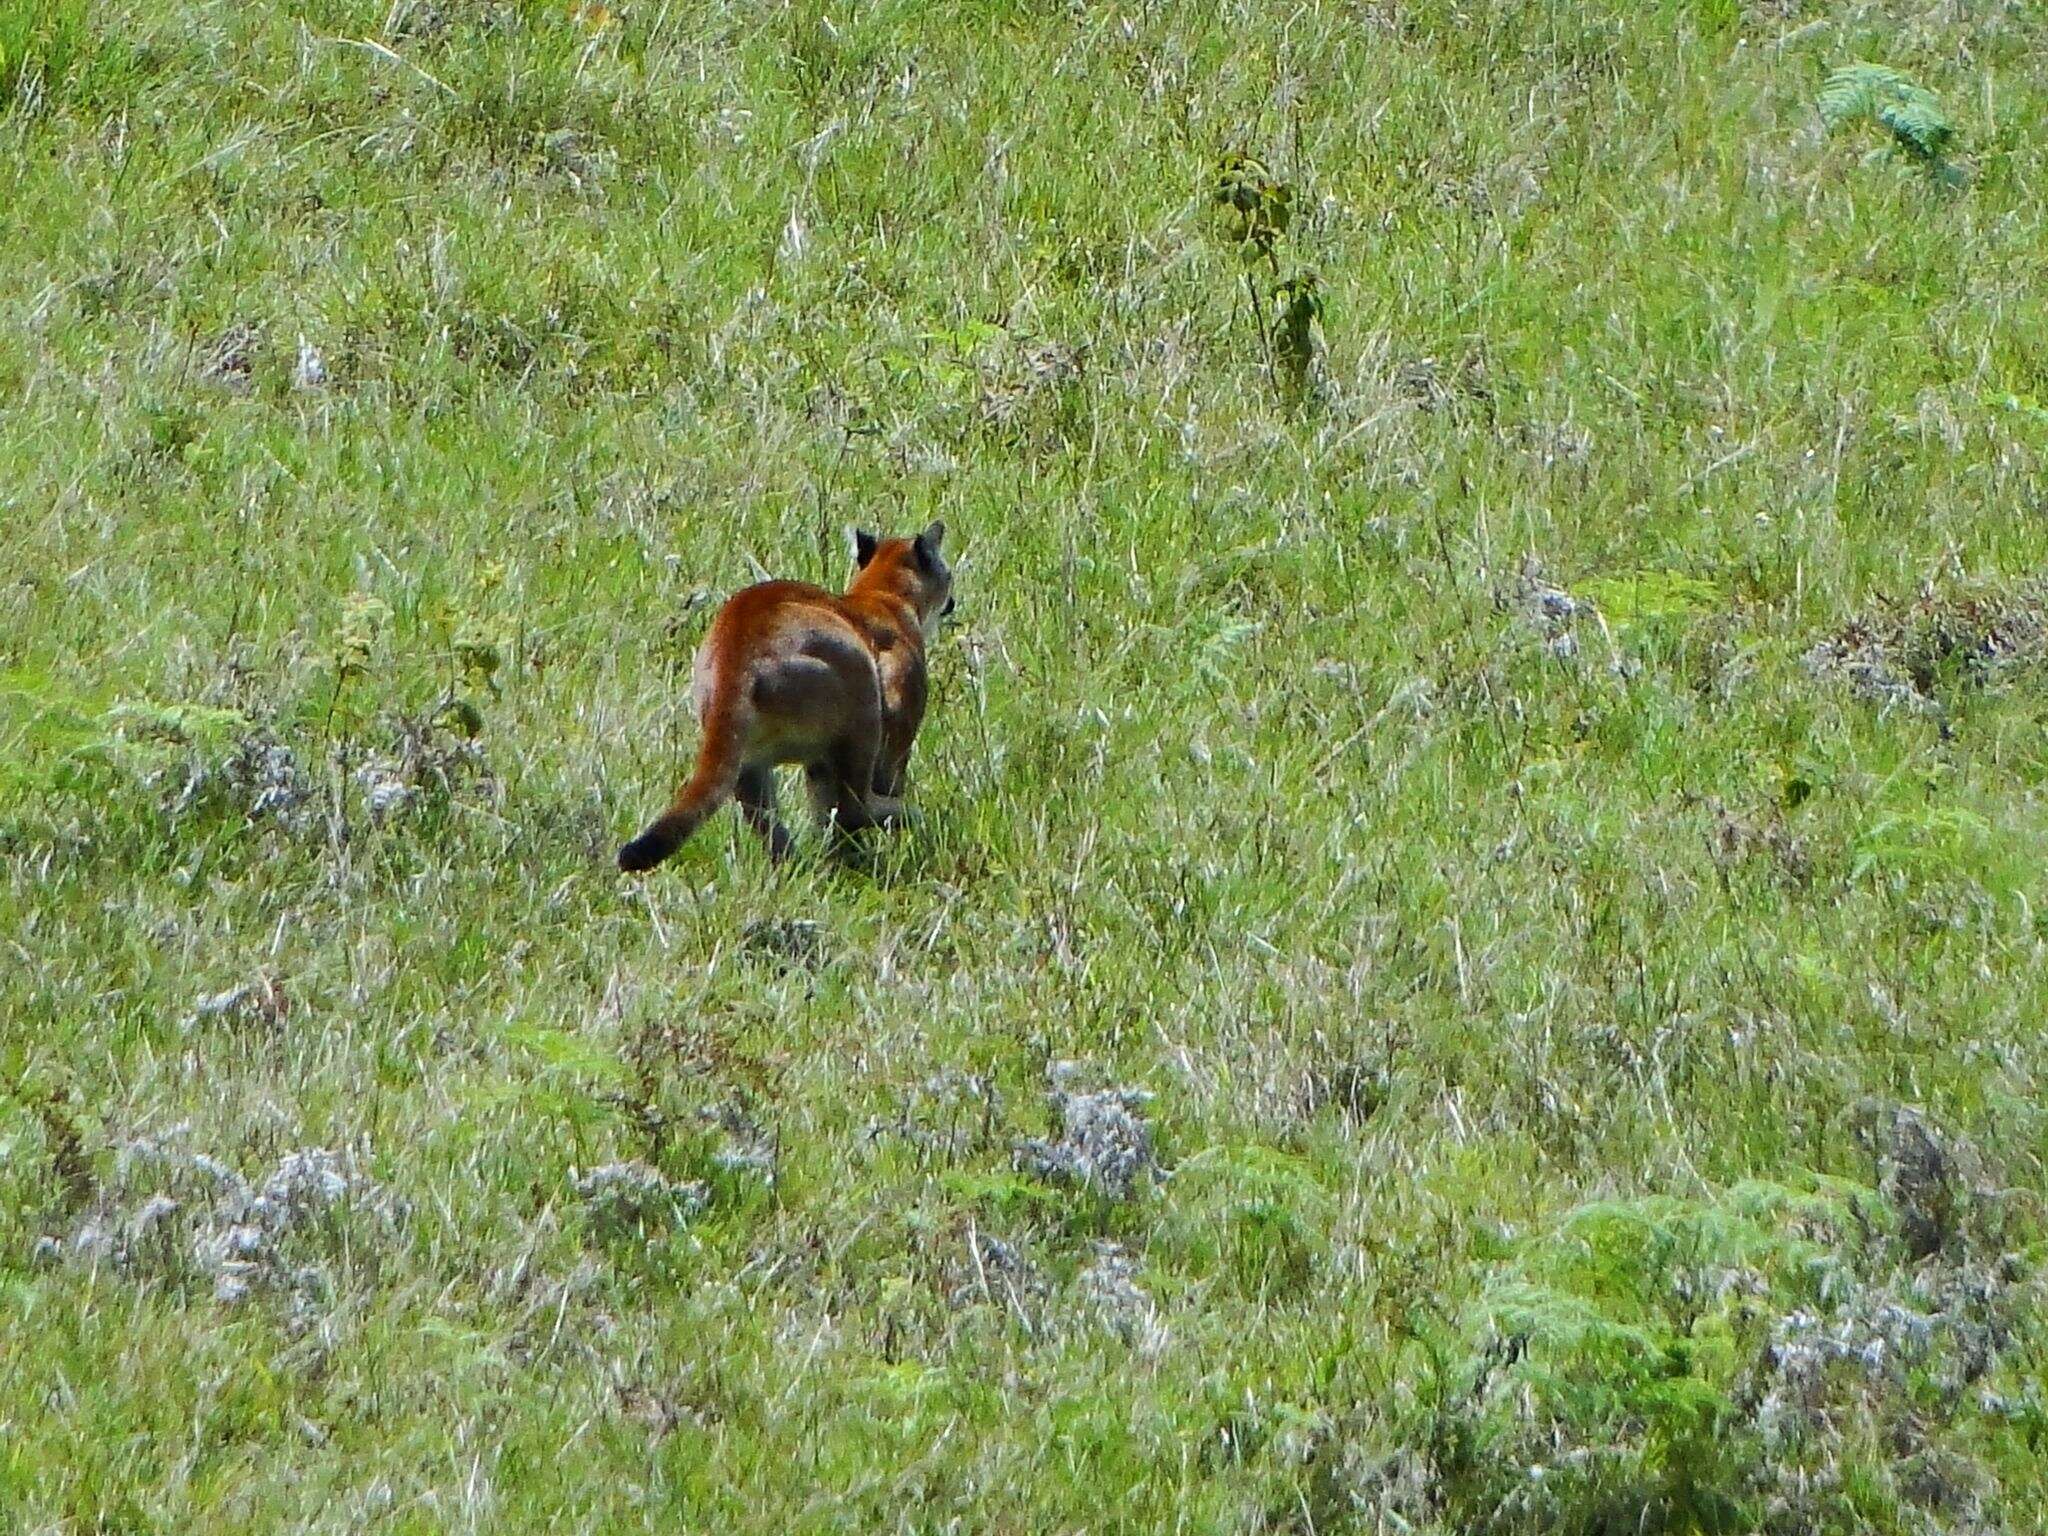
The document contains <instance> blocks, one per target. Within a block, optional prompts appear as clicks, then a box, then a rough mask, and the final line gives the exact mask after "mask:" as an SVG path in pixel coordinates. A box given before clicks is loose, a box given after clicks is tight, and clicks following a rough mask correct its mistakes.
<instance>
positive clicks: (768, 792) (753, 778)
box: [733, 767, 796, 864]
mask: <svg viewBox="0 0 2048 1536" xmlns="http://www.w3.org/2000/svg"><path fill="white" fill-rule="evenodd" d="M733 798H734V799H735V800H737V801H738V802H739V806H740V814H741V815H742V816H744V817H745V818H746V822H747V825H748V826H750V827H752V828H753V829H754V830H755V831H756V832H758V833H759V834H760V835H761V840H762V841H763V842H765V843H766V844H767V845H768V857H769V858H770V859H772V860H774V861H775V862H776V863H777V864H780V863H781V862H782V861H783V860H784V859H786V858H788V857H789V856H790V854H791V852H792V851H793V850H794V849H795V846H796V843H795V840H794V839H793V838H791V837H790V835H789V828H787V827H785V826H784V825H783V824H782V819H781V818H780V817H779V816H777V815H776V814H775V770H774V769H773V768H768V767H753V768H746V769H742V770H741V772H740V781H739V784H738V786H737V787H736V788H735V789H734V791H733Z"/></svg>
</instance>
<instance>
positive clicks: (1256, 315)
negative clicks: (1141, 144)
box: [1211, 151, 1323, 403]
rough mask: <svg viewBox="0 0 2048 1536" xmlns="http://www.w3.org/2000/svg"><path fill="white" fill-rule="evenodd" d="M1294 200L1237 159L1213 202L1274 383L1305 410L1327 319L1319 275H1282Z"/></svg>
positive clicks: (1279, 183)
mask: <svg viewBox="0 0 2048 1536" xmlns="http://www.w3.org/2000/svg"><path fill="white" fill-rule="evenodd" d="M1295 196H1296V194H1295V189H1294V187H1293V186H1292V185H1291V184H1290V183H1288V182H1286V181H1283V180H1282V179H1280V178H1279V177H1278V176H1276V175H1274V174H1273V172H1272V171H1270V170H1269V169H1267V167H1266V165H1265V163H1264V162H1263V161H1260V160H1257V159H1255V158H1253V157H1252V156H1250V155H1246V154H1241V153H1237V152H1235V151H1233V152H1232V153H1230V154H1227V155H1225V156H1224V157H1223V158H1222V159H1221V160H1219V161H1218V162H1217V165H1216V181H1215V185H1214V188H1213V191H1212V194H1211V200H1212V202H1213V203H1214V205H1215V207H1216V208H1217V210H1218V212H1219V214H1220V216H1221V221H1222V227H1223V233H1224V237H1225V238H1226V239H1227V240H1229V241H1230V242H1231V244H1232V245H1233V246H1235V247H1236V249H1237V251H1238V254H1239V257H1240V258H1241V259H1242V260H1243V262H1244V289H1245V296H1246V298H1248V299H1249V300H1250V301H1251V309H1252V319H1253V322H1254V324H1256V325H1257V327H1258V332H1259V347H1260V351H1261V352H1262V353H1263V355H1264V357H1265V360H1266V372H1267V376H1268V377H1270V378H1271V379H1272V380H1273V382H1274V385H1275V387H1276V388H1278V389H1279V390H1280V391H1281V392H1282V394H1283V395H1284V396H1285V397H1286V398H1287V399H1288V401H1289V402H1290V403H1299V402H1300V401H1302V400H1303V399H1304V398H1306V397H1307V396H1308V394H1309V392H1310V386H1311V384H1312V383H1313V380H1314V376H1315V363H1316V360H1317V358H1318V357H1319V356H1320V355H1321V341H1320V338H1319V336H1318V328H1319V326H1320V324H1321V321H1322V316H1323V298H1322V283H1321V280H1320V279H1319V278H1318V277H1317V276H1316V274H1315V273H1314V272H1312V271H1308V270H1306V269H1302V270H1297V271H1294V272H1292V273H1290V274H1289V275H1288V276H1286V277H1284V278H1283V277H1281V275H1280V273H1281V264H1280V247H1281V245H1282V243H1283V242H1284V241H1285V240H1286V239H1287V238H1288V234H1289V231H1290V230H1291V229H1292V228H1293V227H1294V204H1295ZM1261 261H1263V262H1264V263H1265V264H1266V267H1267V269H1268V271H1269V272H1270V273H1271V274H1272V277H1273V279H1274V282H1273V286H1272V287H1271V289H1270V290H1268V291H1267V292H1265V293H1261V292H1260V288H1259V284H1258V283H1257V281H1256V280H1255V279H1254V278H1253V276H1252V269H1253V267H1255V266H1256V265H1257V264H1258V263H1259V262H1261ZM1269 308H1270V309H1271V311H1272V313H1271V316H1270V323H1269V316H1268V309H1269Z"/></svg>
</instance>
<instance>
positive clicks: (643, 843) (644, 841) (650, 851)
mask: <svg viewBox="0 0 2048 1536" xmlns="http://www.w3.org/2000/svg"><path fill="white" fill-rule="evenodd" d="M675 851H676V850H675V844H674V843H672V842H670V841H669V840H668V839H667V838H664V837H657V836H655V835H654V834H653V833H652V832H642V833H641V834H640V835H639V836H638V837H636V838H634V839H633V841H631V842H630V843H628V844H626V846H625V847H623V848H621V849H620V850H619V868H620V869H622V870H624V871H625V872H626V873H627V874H629V875H637V874H639V873H641V872H642V871H643V870H649V869H652V868H654V866H655V865H657V864H659V863H660V862H661V861H662V860H663V859H665V858H667V857H668V856H669V855H670V854H672V853H674V852H675Z"/></svg>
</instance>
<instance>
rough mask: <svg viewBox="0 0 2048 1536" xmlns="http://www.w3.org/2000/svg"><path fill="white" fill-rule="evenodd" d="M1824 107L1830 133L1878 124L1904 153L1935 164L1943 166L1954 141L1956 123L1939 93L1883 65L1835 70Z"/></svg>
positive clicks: (1827, 84) (1822, 94)
mask: <svg viewBox="0 0 2048 1536" xmlns="http://www.w3.org/2000/svg"><path fill="white" fill-rule="evenodd" d="M1819 104H1820V115H1821V120H1822V121H1823V122H1825V123H1826V124H1827V125H1828V127H1829V128H1831V129H1832V128H1840V127H1842V126H1843V125H1844V124H1847V123H1875V124H1877V125H1878V126H1879V127H1880V128H1882V129H1884V130H1885V131H1886V132H1887V133H1889V134H1890V135H1891V136H1892V142H1893V143H1894V144H1896V145H1897V146H1898V147H1899V148H1900V149H1901V150H1903V151H1904V152H1905V153H1907V154H1909V155H1911V156H1912V157H1913V158H1914V159H1916V160H1920V161H1924V162H1926V163H1927V164H1930V165H1939V164H1941V163H1942V161H1943V159H1944V158H1945V156H1946V155H1947V152H1948V146H1949V145H1950V143H1951V142H1953V141H1954V139H1955V133H1956V130H1955V124H1953V123H1952V122H1950V121H1949V119H1948V115H1947V114H1946V113H1945V112H1943V111H1942V110H1941V103H1940V102H1939V101H1938V100H1936V98H1935V96H1934V93H1933V92H1932V91H1930V90H1928V89H1927V88H1926V87H1925V86H1922V85H1917V84H1915V83H1914V82H1913V81H1912V80H1910V79H1908V78H1907V77H1906V76H1904V75H1902V74H1900V73H1899V72H1898V71H1897V70H1896V69H1891V68H1888V67H1887V66H1885V65H1883V64H1866V63H1856V64H1849V65H1845V66H1843V67H1842V68H1841V69H1838V70H1836V71H1835V72H1834V73H1833V74H1831V75H1829V76H1828V78H1827V80H1826V82H1825V83H1824V84H1823V85H1822V86H1821V90H1820V101H1819Z"/></svg>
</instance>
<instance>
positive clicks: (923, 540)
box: [913, 523, 946, 571]
mask: <svg viewBox="0 0 2048 1536" xmlns="http://www.w3.org/2000/svg"><path fill="white" fill-rule="evenodd" d="M945 536H946V525H945V524H944V523H933V524H932V525H931V527H929V528H927V529H925V531H924V532H923V533H920V534H919V535H918V536H917V543H916V545H915V546H913V547H914V548H915V549H916V550H917V561H918V564H920V565H922V566H923V567H924V568H925V569H926V570H928V571H933V570H937V569H938V564H939V541H940V540H941V539H943V538H944V537H945Z"/></svg>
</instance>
